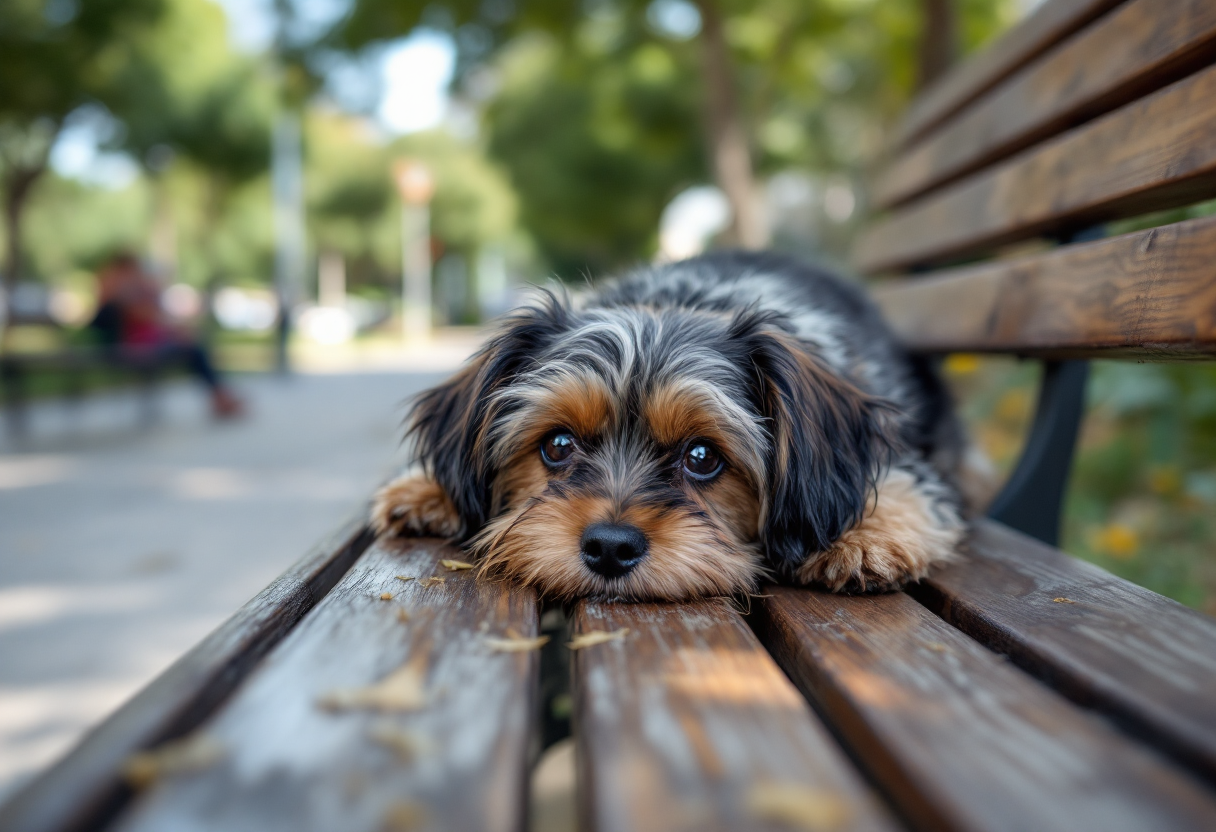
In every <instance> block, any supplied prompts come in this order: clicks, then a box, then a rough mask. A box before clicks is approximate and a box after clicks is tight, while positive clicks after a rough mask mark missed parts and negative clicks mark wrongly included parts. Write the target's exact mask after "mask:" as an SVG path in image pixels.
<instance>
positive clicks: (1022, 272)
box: [872, 217, 1216, 358]
mask: <svg viewBox="0 0 1216 832" xmlns="http://www.w3.org/2000/svg"><path fill="white" fill-rule="evenodd" d="M872 294H873V297H874V299H875V301H876V302H877V303H878V305H879V307H880V308H881V309H882V312H883V316H884V317H885V318H886V320H887V322H888V323H889V324H890V325H891V327H892V328H893V329H894V330H895V332H896V334H898V335H899V337H900V338H901V339H902V340H903V342H904V343H905V344H907V345H908V346H909V347H911V348H913V349H915V350H917V351H921V352H935V353H945V352H960V351H961V352H1016V353H1021V354H1025V355H1036V356H1041V357H1045V358H1066V357H1086V356H1093V357H1111V356H1135V357H1141V358H1180V357H1188V356H1200V357H1201V356H1204V355H1211V354H1212V353H1216V218H1213V217H1205V218H1202V219H1196V220H1187V221H1186V222H1180V223H1175V224H1172V225H1167V226H1162V227H1160V228H1153V229H1149V230H1146V231H1138V232H1135V233H1133V234H1125V235H1122V236H1119V237H1111V238H1109V239H1106V240H1100V241H1098V242H1094V243H1084V244H1077V245H1071V246H1064V247H1061V248H1058V249H1055V250H1053V251H1050V252H1047V253H1045V254H1038V255H1034V256H1030V257H1023V258H1019V259H1014V260H1003V261H996V262H991V263H986V264H984V265H982V266H975V267H970V268H963V269H953V270H946V271H941V272H935V273H930V274H927V275H924V276H918V277H917V278H915V279H910V280H901V281H891V282H889V283H884V284H882V285H879V286H877V287H875V289H874V291H873V293H872Z"/></svg>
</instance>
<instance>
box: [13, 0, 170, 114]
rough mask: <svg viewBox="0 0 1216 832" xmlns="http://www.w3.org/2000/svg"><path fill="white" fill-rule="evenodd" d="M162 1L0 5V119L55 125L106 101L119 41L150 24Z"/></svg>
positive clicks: (20, 0)
mask: <svg viewBox="0 0 1216 832" xmlns="http://www.w3.org/2000/svg"><path fill="white" fill-rule="evenodd" d="M163 6H164V3H163V0H88V2H83V3H70V2H64V0H5V2H4V3H0V55H2V56H3V59H2V60H3V63H4V71H3V72H0V119H2V120H16V121H35V120H38V119H48V120H51V121H56V122H58V121H61V120H62V119H63V118H64V117H65V116H66V115H67V114H68V113H69V112H71V111H72V110H74V109H75V108H76V107H79V106H80V105H82V104H85V103H88V102H89V101H92V100H101V101H102V102H103V103H104V102H106V101H107V100H108V97H109V93H110V92H111V82H112V80H113V70H114V66H113V61H114V56H115V54H116V52H118V51H119V50H121V48H122V47H121V44H122V43H123V42H124V40H125V39H126V38H128V37H130V36H132V35H135V34H136V33H138V32H139V31H140V30H141V29H142V28H144V27H146V26H147V25H149V24H151V23H154V22H155V21H156V20H157V18H158V17H159V16H160V14H161V12H162V11H163Z"/></svg>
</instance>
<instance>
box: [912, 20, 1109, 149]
mask: <svg viewBox="0 0 1216 832" xmlns="http://www.w3.org/2000/svg"><path fill="white" fill-rule="evenodd" d="M1120 2H1122V0H1047V2H1045V3H1042V4H1040V5H1039V7H1038V8H1037V9H1035V10H1034V12H1033V13H1032V14H1031V15H1030V16H1029V17H1027V18H1026V19H1025V20H1023V21H1022V22H1021V23H1019V24H1018V25H1017V26H1015V27H1014V28H1013V29H1010V30H1009V31H1008V32H1006V33H1005V34H1004V35H1002V36H1001V37H1000V38H999V39H998V40H997V41H996V42H995V43H993V44H991V45H989V46H986V47H984V48H982V49H981V50H979V51H978V52H976V53H975V54H974V55H972V56H971V57H969V58H968V59H967V60H965V61H963V62H962V63H961V64H959V65H958V66H956V67H954V69H952V70H951V71H950V72H949V73H948V74H947V75H946V76H945V77H944V78H942V79H941V81H939V82H937V83H936V84H934V85H933V86H931V87H930V88H929V89H927V90H925V91H924V92H923V93H921V94H920V95H919V96H917V98H916V100H915V101H913V102H912V105H911V106H910V107H909V108H908V112H907V114H905V115H904V118H903V120H902V121H901V122H900V124H899V126H898V127H897V128H896V131H895V136H894V140H893V142H892V144H893V146H895V147H907V146H908V145H909V144H911V143H912V142H913V141H915V140H916V139H917V138H919V137H920V136H922V135H923V134H925V133H926V132H928V131H929V130H931V129H932V128H933V127H935V126H937V125H938V124H940V123H941V122H942V121H944V120H945V119H947V118H949V117H950V116H952V115H954V114H955V113H956V112H958V111H959V110H961V109H962V108H963V107H965V106H966V105H967V104H969V103H971V102H972V101H974V100H975V99H977V98H979V97H980V96H981V95H983V94H984V93H985V92H987V91H988V90H990V89H992V88H993V87H995V86H996V85H997V84H999V83H1000V82H1001V81H1003V80H1004V79H1006V78H1008V77H1009V76H1010V75H1012V74H1013V73H1015V72H1017V71H1018V70H1019V69H1021V68H1022V67H1024V66H1026V65H1027V64H1028V63H1030V62H1031V61H1033V60H1034V59H1035V58H1037V57H1039V56H1040V55H1042V54H1043V53H1044V52H1046V51H1047V50H1048V49H1051V47H1053V46H1055V45H1056V44H1057V43H1059V42H1060V41H1062V40H1064V39H1065V38H1067V37H1068V36H1069V35H1071V34H1073V33H1074V32H1076V31H1077V30H1079V29H1081V28H1082V27H1084V26H1085V25H1086V24H1088V23H1090V22H1091V21H1093V20H1095V19H1097V18H1098V17H1100V16H1101V15H1103V14H1105V13H1106V12H1107V11H1109V10H1110V9H1112V8H1114V7H1115V6H1117V5H1119V3H1120Z"/></svg>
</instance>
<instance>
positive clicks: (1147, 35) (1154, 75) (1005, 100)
mask: <svg viewBox="0 0 1216 832" xmlns="http://www.w3.org/2000/svg"><path fill="white" fill-rule="evenodd" d="M1214 45H1216V4H1214V3H1212V2H1211V1H1210V0H1136V1H1135V2H1131V3H1127V4H1126V5H1124V6H1122V7H1120V8H1118V9H1116V10H1115V11H1113V12H1111V13H1110V14H1108V15H1107V16H1106V17H1104V18H1102V19H1101V20H1099V21H1097V22H1095V23H1094V24H1093V25H1092V26H1090V27H1089V28H1087V29H1085V30H1083V31H1082V32H1079V33H1078V34H1077V35H1075V36H1074V37H1073V38H1072V39H1070V40H1069V41H1068V42H1066V43H1063V44H1061V45H1059V46H1058V47H1057V48H1056V49H1054V50H1052V51H1051V53H1050V54H1048V55H1045V56H1044V57H1043V58H1042V59H1040V60H1039V61H1038V62H1037V63H1035V64H1034V65H1032V66H1029V67H1026V68H1025V69H1024V70H1023V71H1022V72H1020V73H1018V74H1017V75H1016V76H1014V77H1012V78H1010V79H1009V80H1008V81H1006V82H1005V83H1004V84H1002V85H1001V86H1000V87H998V88H997V89H996V90H994V91H993V92H991V93H990V94H989V95H987V96H985V97H984V98H983V99H982V100H980V101H978V102H976V103H975V104H974V105H973V106H972V107H970V108H968V109H967V110H966V111H965V112H963V113H962V114H960V115H959V116H958V117H957V118H956V119H953V120H951V121H949V122H948V123H946V124H945V125H944V126H942V127H941V128H940V129H938V130H937V131H935V132H934V133H932V134H930V135H929V136H927V137H926V138H925V139H924V140H923V141H921V142H920V143H919V144H917V145H916V146H914V147H911V148H908V149H907V150H905V151H903V152H901V153H898V154H896V156H895V157H894V158H893V160H892V163H891V165H890V166H889V167H888V169H887V170H886V171H885V172H884V173H883V175H882V176H880V177H879V179H878V180H877V182H876V184H875V188H874V192H873V199H874V202H875V204H876V205H877V206H878V207H880V208H889V207H891V206H892V205H896V204H898V203H903V202H907V201H908V200H909V199H911V198H913V197H916V196H919V195H920V194H922V193H924V192H926V191H928V190H930V189H932V188H936V187H939V186H940V185H942V184H944V183H947V182H949V181H953V180H954V179H958V178H959V177H961V176H963V175H965V174H968V173H971V172H972V171H974V170H978V169H979V168H981V167H984V166H985V165H987V164H990V163H991V162H993V161H995V160H998V159H1001V158H1004V157H1006V156H1009V155H1011V154H1013V153H1015V152H1017V151H1019V150H1022V149H1023V148H1026V147H1029V146H1030V145H1032V144H1035V143H1036V142H1038V141H1041V140H1042V139H1044V138H1047V137H1049V136H1052V135H1055V134H1056V133H1059V132H1061V131H1062V130H1066V129H1068V128H1070V127H1074V126H1076V125H1078V124H1081V123H1083V122H1085V121H1088V120H1089V119H1091V118H1093V117H1094V116H1097V115H1100V114H1102V113H1104V112H1107V111H1109V110H1112V109H1114V108H1116V107H1119V106H1122V105H1123V104H1126V103H1127V102H1129V101H1134V100H1135V99H1137V98H1139V97H1140V96H1142V95H1144V94H1146V93H1148V92H1151V91H1153V90H1155V89H1158V88H1160V87H1162V86H1164V85H1166V84H1168V83H1171V82H1173V81H1176V80H1178V79H1179V78H1182V77H1183V76H1185V75H1187V74H1189V73H1190V72H1193V71H1195V70H1196V69H1199V68H1200V67H1202V66H1203V65H1204V64H1207V63H1211V62H1212V60H1213V58H1216V53H1214V50H1213V46H1214Z"/></svg>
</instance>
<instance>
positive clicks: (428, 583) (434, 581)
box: [419, 575, 447, 586]
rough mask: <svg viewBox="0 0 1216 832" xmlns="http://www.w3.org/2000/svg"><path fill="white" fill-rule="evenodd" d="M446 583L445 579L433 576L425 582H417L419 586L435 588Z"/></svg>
mask: <svg viewBox="0 0 1216 832" xmlns="http://www.w3.org/2000/svg"><path fill="white" fill-rule="evenodd" d="M446 581H447V578H441V577H439V576H438V575H435V576H432V577H430V578H427V579H426V580H425V581H421V582H419V586H435V585H437V584H442V583H445V582H446Z"/></svg>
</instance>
